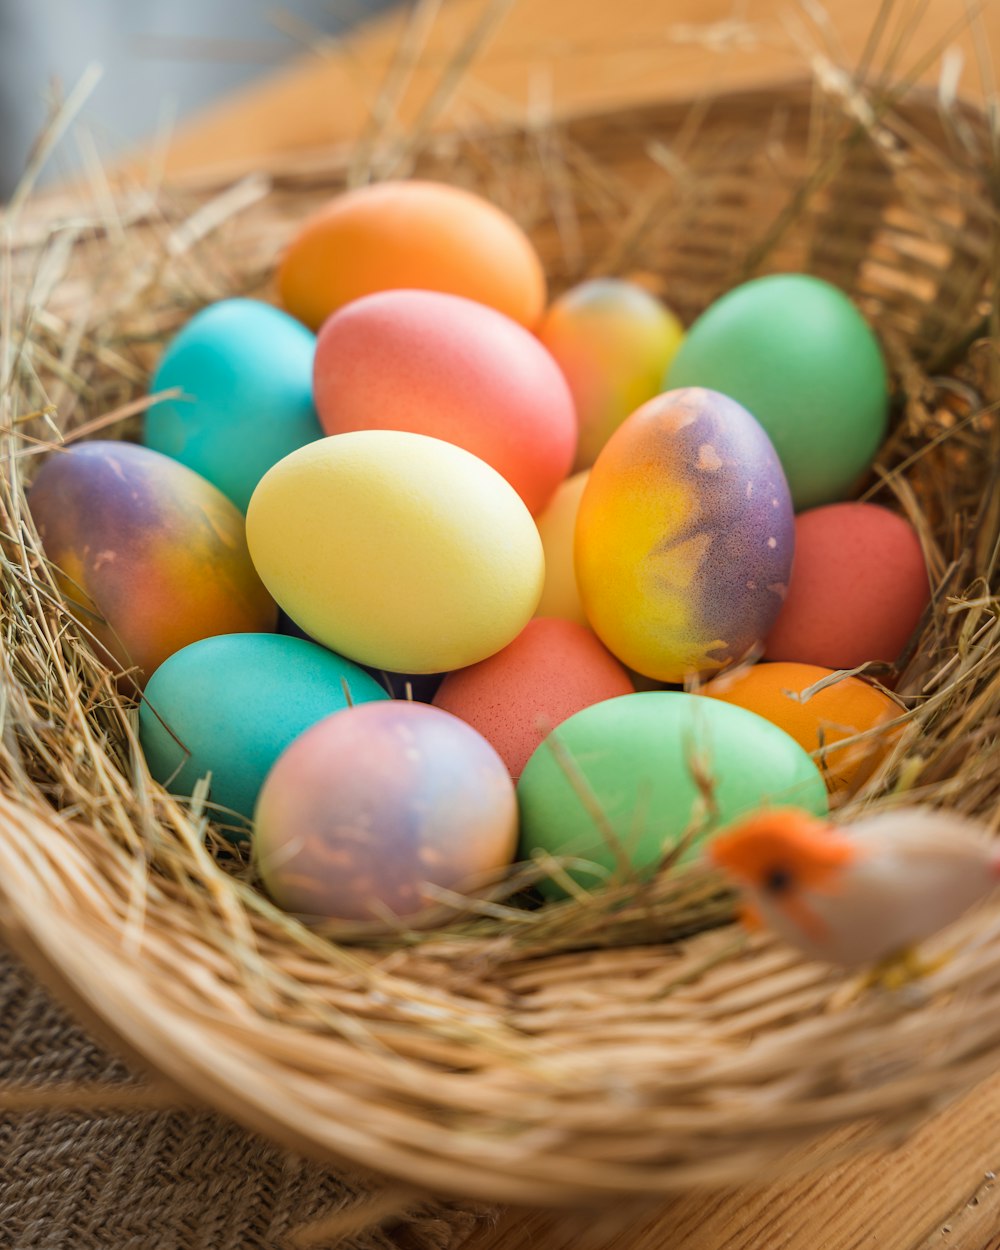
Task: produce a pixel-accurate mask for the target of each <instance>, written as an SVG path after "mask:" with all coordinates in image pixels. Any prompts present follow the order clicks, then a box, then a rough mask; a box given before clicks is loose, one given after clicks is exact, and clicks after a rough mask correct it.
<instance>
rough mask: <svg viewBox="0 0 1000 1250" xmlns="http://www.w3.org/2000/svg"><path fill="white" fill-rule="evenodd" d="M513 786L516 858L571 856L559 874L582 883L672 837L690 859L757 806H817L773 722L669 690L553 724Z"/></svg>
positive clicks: (820, 800)
mask: <svg viewBox="0 0 1000 1250" xmlns="http://www.w3.org/2000/svg"><path fill="white" fill-rule="evenodd" d="M706 780H707V783H708V784H709V785H710V786H711V793H712V803H713V805H712V807H711V809H709V808H708V807H707V806H706V803H705V796H704V793H703V786H704V785H705V782H706ZM517 795H518V801H519V803H520V809H521V848H522V854H523V855H524V857H526V858H532V857H537V856H543V857H544V856H545V855H557V856H573V857H575V858H577V859H579V860H581V861H583V862H582V863H581V864H580V865H578V866H574V867H572V868H571V875H572V876H573V877H575V878H576V879H577V880H578V881H579V882H581V883H583V884H585V885H587V886H594V885H598V884H601V883H602V882H603V881H606V880H608V879H609V878H617V879H618V880H625V879H628V878H629V877H630V876H631V875H632V874H633V873H635V872H640V873H641V872H643V871H645V872H647V873H648V871H649V870H651V869H653V868H655V867H656V866H657V865H658V864H660V863H661V862H662V860H663V859H664V857H665V856H666V855H668V854H670V853H673V852H676V850H677V848H678V845H679V843H680V842H681V839H683V838H690V841H688V842H686V843H685V846H684V848H683V850H682V851H681V852H680V853H679V854H680V859H681V861H682V862H683V861H686V860H690V859H692V858H693V857H694V856H695V855H696V854H697V853H698V850H699V847H700V845H701V844H702V843H703V841H704V839H705V838H706V837H707V836H709V835H710V834H711V833H713V832H714V831H715V830H716V829H719V828H721V827H722V826H724V825H726V824H729V823H730V822H732V821H734V820H736V819H737V818H739V817H740V816H744V815H746V814H747V813H748V812H752V811H755V810H756V809H757V808H759V807H762V806H775V805H778V806H780V805H784V804H789V805H794V806H797V807H804V808H805V809H806V810H807V811H810V812H815V813H816V814H817V815H824V814H825V813H826V811H827V794H826V787H825V786H824V784H823V778H822V777H821V776H820V774H819V771H818V769H817V768H816V765H815V764H814V763H813V762H812V760H811V759H810V758H809V756H808V755H807V754H806V753H805V751H803V749H802V748H801V747H800V746H799V744H798V743H797V742H795V741H794V740H793V739H792V738H790V737H789V736H788V734H786V733H785V732H784V730H781V729H779V728H778V727H777V725H772V724H771V723H770V722H769V721H766V720H764V719H763V718H762V717H760V716H756V715H755V714H754V713H753V712H748V711H746V710H745V709H744V708H741V707H734V706H731V705H730V704H728V703H720V702H717V701H716V700H714V699H702V698H699V697H697V696H695V695H690V694H682V693H679V692H677V691H653V692H648V693H644V694H629V695H625V696H623V697H622V698H620V699H609V700H607V702H604V703H595V704H594V705H593V706H592V707H588V708H585V709H584V710H583V711H582V712H577V714H576V715H575V716H571V717H570V718H569V720H566V721H563V723H562V724H561V725H560V726H559V728H558V729H556V730H555V731H554V732H553V733H552V734H551V735H550V737H549V738H547V739H546V740H545V741H544V742H543V743H542V745H541V746H540V747H539V748H538V749H537V750H536V751H535V753H534V755H532V757H531V759H530V760H529V761H528V764H527V767H526V768H525V770H524V772H523V773H522V774H521V780H520V782H519V783H518V787H517ZM550 889H551V890H552V891H553V892H558V890H557V887H555V886H554V885H552V886H550Z"/></svg>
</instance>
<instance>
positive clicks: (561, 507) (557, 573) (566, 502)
mask: <svg viewBox="0 0 1000 1250" xmlns="http://www.w3.org/2000/svg"><path fill="white" fill-rule="evenodd" d="M589 476H590V474H589V473H588V472H586V471H585V472H583V473H575V474H574V475H573V476H572V477H570V478H567V479H566V481H565V482H563V483H562V484H561V485H560V486H559V487H558V488H557V489H556V493H555V494H554V495H553V496H552V499H551V500H550V502H549V506H548V507H547V508H546V509H545V511H544V512H542V513H540V514H539V515H538V516H537V517H536V518H535V523H536V524H537V526H538V533H539V535H540V536H541V540H542V549H543V550H544V552H545V585H544V586H543V587H542V597H541V599H539V601H538V608H537V611H536V615H538V616H559V617H562V618H563V619H564V620H567V621H576V622H577V624H579V625H586V624H587V616H586V613H585V612H584V610H583V604H582V603H581V602H580V591H579V589H578V588H577V584H576V568H575V567H574V564H573V542H574V539H575V536H576V516H577V513H578V512H579V510H580V500H581V498H582V497H583V491H584V487H585V486H586V485H587V479H588V478H589Z"/></svg>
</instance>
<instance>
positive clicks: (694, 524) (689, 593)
mask: <svg viewBox="0 0 1000 1250" xmlns="http://www.w3.org/2000/svg"><path fill="white" fill-rule="evenodd" d="M794 544H795V525H794V517H793V515H792V502H791V497H790V495H789V491H788V484H787V482H786V481H785V475H784V473H783V472H782V469H781V464H780V463H779V461H778V457H777V454H776V453H775V450H774V448H773V446H772V445H771V442H770V440H769V439H768V437H767V435H766V434H765V433H764V430H763V429H762V428H761V426H760V425H759V424H758V422H757V421H755V420H754V418H753V417H752V416H751V415H750V413H749V412H747V410H746V409H745V408H743V407H741V406H740V405H739V404H737V403H736V402H735V401H734V400H732V399H728V398H727V397H726V396H725V395H720V394H719V393H718V392H716V391H708V390H702V389H700V388H697V387H689V388H686V389H683V390H677V391H668V392H666V393H665V394H663V395H659V396H657V397H656V398H655V399H653V400H650V401H649V403H647V404H644V405H643V406H642V407H641V408H640V409H639V410H638V411H637V412H634V413H633V414H632V415H631V416H630V417H629V418H628V419H627V420H626V421H625V423H624V424H623V425H622V426H620V427H619V429H618V430H617V432H616V433H615V434H614V435H613V436H612V438H611V440H610V442H609V443H608V444H607V446H606V447H605V448H604V450H603V451H602V452H601V454H600V456H598V458H597V462H596V463H595V465H594V467H593V468H592V469H591V471H590V478H589V480H588V482H587V485H586V488H585V490H584V492H583V498H582V499H581V501H580V510H579V513H578V516H577V524H576V541H575V562H576V575H577V583H578V586H579V590H580V597H581V600H582V602H583V607H584V611H585V612H586V614H587V618H588V620H589V621H590V623H591V625H592V627H593V629H594V631H595V632H596V633H597V635H598V637H599V638H600V639H601V641H602V642H603V643H604V645H605V646H606V647H607V648H608V649H609V650H610V651H611V652H612V653H613V654H614V655H616V656H617V657H618V659H619V660H621V661H622V662H623V663H624V664H626V665H628V666H629V668H632V669H635V671H636V672H638V673H642V674H643V675H644V676H646V677H652V678H655V679H656V680H658V681H665V682H681V681H683V680H684V679H685V678H686V677H690V676H694V675H702V676H704V675H706V674H709V673H714V672H717V671H719V670H720V669H722V668H724V667H725V666H726V665H728V664H730V663H732V662H733V661H734V660H738V659H740V658H742V657H743V656H745V655H746V654H747V653H748V652H749V651H751V650H752V649H753V648H755V647H759V646H760V645H761V644H762V642H763V639H764V638H765V637H766V636H767V633H768V630H769V629H770V628H771V626H772V625H773V624H774V621H775V619H776V618H777V615H778V612H779V610H780V608H781V605H782V603H783V601H784V598H785V595H786V593H787V590H788V581H789V577H790V575H791V568H792V554H793V550H794Z"/></svg>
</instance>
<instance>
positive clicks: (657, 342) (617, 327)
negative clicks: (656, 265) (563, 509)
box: [538, 278, 684, 470]
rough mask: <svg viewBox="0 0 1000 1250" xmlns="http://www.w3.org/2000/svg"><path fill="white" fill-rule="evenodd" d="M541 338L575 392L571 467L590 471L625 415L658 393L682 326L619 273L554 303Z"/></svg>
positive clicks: (540, 329)
mask: <svg viewBox="0 0 1000 1250" xmlns="http://www.w3.org/2000/svg"><path fill="white" fill-rule="evenodd" d="M538 337H539V338H540V339H541V341H542V342H543V343H544V344H545V346H546V347H547V348H548V349H549V351H550V352H551V353H552V355H553V356H554V357H555V359H556V362H557V364H558V365H559V367H560V369H562V371H563V373H564V374H565V377H566V381H567V382H568V383H569V388H570V390H571V391H572V393H573V401H574V403H575V406H576V413H577V420H578V423H579V441H578V443H577V448H576V460H575V461H574V464H573V467H574V470H580V469H589V468H590V466H591V465H592V464H593V463H594V461H595V460H596V459H597V456H598V453H599V452H600V450H601V448H602V447H603V446H604V444H605V443H606V442H607V441H608V439H609V438H610V437H611V435H612V434H613V433H614V432H615V430H617V429H618V427H619V426H620V425H621V423H622V422H623V421H624V420H625V418H626V417H627V416H629V415H630V414H631V413H633V412H635V410H636V408H638V407H640V405H642V404H644V403H645V402H646V400H648V399H652V398H653V396H654V395H657V394H659V392H660V390H661V389H662V385H663V376H664V374H665V373H666V371H667V368H668V367H669V365H670V362H671V361H672V360H673V358H674V355H675V353H676V352H677V349H678V347H679V346H680V343H681V339H682V338H683V337H684V327H683V326H682V325H681V323H680V322H679V321H678V319H677V318H676V317H675V316H674V314H673V313H672V312H671V311H670V310H669V309H668V308H667V307H665V305H664V304H662V303H661V302H660V301H659V300H658V299H657V298H656V296H655V295H651V294H650V293H649V292H648V291H644V290H643V288H642V287H641V286H636V284H635V283H633V282H625V281H623V280H622V279H621V278H593V279H591V280H590V281H589V282H582V283H581V284H580V285H579V286H575V287H573V288H572V289H571V290H569V291H566V292H565V294H563V295H561V296H560V297H559V298H558V299H557V300H554V301H553V303H552V305H551V306H550V307H549V309H548V311H547V312H546V314H545V316H544V317H543V318H542V322H541V324H540V325H539V327H538Z"/></svg>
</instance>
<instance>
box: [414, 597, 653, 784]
mask: <svg viewBox="0 0 1000 1250" xmlns="http://www.w3.org/2000/svg"><path fill="white" fill-rule="evenodd" d="M634 690H635V688H634V686H633V685H632V683H631V681H629V679H628V675H627V674H626V672H625V670H624V669H623V668H622V666H621V665H620V664H619V663H618V661H617V660H616V659H615V658H614V656H613V655H611V653H610V652H609V651H606V650H605V648H604V647H603V646H602V645H601V644H600V642H598V640H597V638H596V637H595V636H594V634H593V633H591V631H590V630H589V629H585V628H584V627H583V626H582V625H578V624H576V623H575V622H574V621H564V620H559V619H557V618H555V617H536V618H535V620H533V621H529V622H528V624H527V625H526V626H525V628H524V629H523V630H522V631H521V633H520V634H518V636H517V637H516V638H515V639H514V641H513V642H512V643H510V644H509V646H506V647H504V649H503V650H502V651H498V652H497V654H496V655H491V656H490V657H489V659H487V660H481V661H480V662H479V663H478V664H473V665H471V666H470V667H469V668H463V669H460V670H459V671H458V672H456V673H450V674H449V675H448V676H447V677H446V678H445V679H444V681H443V683H442V684H441V687H440V689H439V690H438V692H437V694H436V695H435V696H434V704H435V706H436V707H442V708H445V709H446V710H447V711H449V712H453V713H454V714H455V715H456V716H460V717H461V718H462V720H464V721H467V722H468V724H470V725H472V727H473V728H474V729H478V730H479V732H480V733H481V734H482V735H483V737H484V738H486V739H487V741H488V742H491V743H492V744H493V746H494V747H495V748H496V750H497V752H498V753H499V755H500V758H501V759H502V760H503V762H504V763H505V764H506V765H507V767H508V768H509V769H510V774H511V776H512V777H513V778H514V780H515V781H516V780H517V779H518V777H520V775H521V771H522V769H523V768H524V766H525V764H527V762H528V760H529V758H530V757H531V754H532V752H533V751H534V749H535V748H536V747H537V746H538V744H539V743H540V742H541V741H542V739H543V738H544V737H546V736H547V734H549V733H550V732H551V730H553V729H555V727H556V726H557V725H561V724H562V723H563V721H564V720H566V719H567V718H568V717H570V716H572V715H573V713H574V712H580V711H582V710H583V708H585V707H590V705H591V704H592V703H600V702H601V701H602V700H603V699H613V698H615V696H616V695H620V694H633V693H634Z"/></svg>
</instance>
